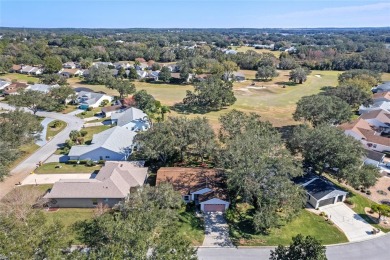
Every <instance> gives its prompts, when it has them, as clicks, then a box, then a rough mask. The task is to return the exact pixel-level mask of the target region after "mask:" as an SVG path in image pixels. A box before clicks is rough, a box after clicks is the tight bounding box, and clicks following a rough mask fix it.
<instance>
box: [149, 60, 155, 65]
mask: <svg viewBox="0 0 390 260" xmlns="http://www.w3.org/2000/svg"><path fill="white" fill-rule="evenodd" d="M154 63H156V62H155V61H154V60H149V61H148V65H149V66H152V65H153V64H154Z"/></svg>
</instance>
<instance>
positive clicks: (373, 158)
mask: <svg viewBox="0 0 390 260" xmlns="http://www.w3.org/2000/svg"><path fill="white" fill-rule="evenodd" d="M366 154H367V155H366V157H365V158H364V164H366V165H374V166H375V167H379V165H381V164H383V159H384V158H385V156H386V155H385V154H384V153H380V152H376V151H372V150H368V149H366Z"/></svg>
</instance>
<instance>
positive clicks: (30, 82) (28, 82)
mask: <svg viewBox="0 0 390 260" xmlns="http://www.w3.org/2000/svg"><path fill="white" fill-rule="evenodd" d="M27 84H29V85H34V84H35V82H34V81H31V80H29V81H27Z"/></svg>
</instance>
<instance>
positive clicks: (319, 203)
mask: <svg viewBox="0 0 390 260" xmlns="http://www.w3.org/2000/svg"><path fill="white" fill-rule="evenodd" d="M294 181H295V183H297V184H298V185H301V186H302V187H303V188H304V189H305V190H306V194H307V202H308V203H309V204H310V205H311V206H313V207H314V208H315V209H318V208H319V207H323V206H326V205H330V204H336V203H338V202H343V201H344V200H345V199H346V197H347V194H348V192H346V191H343V190H341V189H339V188H337V187H336V186H335V185H333V184H332V183H331V182H329V181H328V180H325V179H324V178H321V177H315V176H312V175H306V176H303V177H299V178H297V179H296V180H294Z"/></svg>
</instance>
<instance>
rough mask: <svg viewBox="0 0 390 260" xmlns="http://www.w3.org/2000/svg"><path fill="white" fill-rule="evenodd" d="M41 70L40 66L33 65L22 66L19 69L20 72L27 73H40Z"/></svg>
mask: <svg viewBox="0 0 390 260" xmlns="http://www.w3.org/2000/svg"><path fill="white" fill-rule="evenodd" d="M42 72H43V70H42V69H41V68H38V67H33V66H22V69H21V70H20V73H22V74H28V75H40V74H42Z"/></svg>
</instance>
